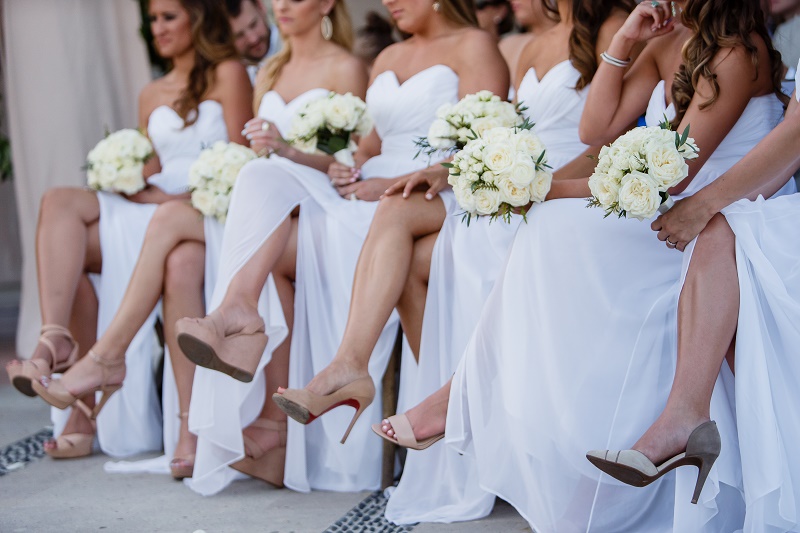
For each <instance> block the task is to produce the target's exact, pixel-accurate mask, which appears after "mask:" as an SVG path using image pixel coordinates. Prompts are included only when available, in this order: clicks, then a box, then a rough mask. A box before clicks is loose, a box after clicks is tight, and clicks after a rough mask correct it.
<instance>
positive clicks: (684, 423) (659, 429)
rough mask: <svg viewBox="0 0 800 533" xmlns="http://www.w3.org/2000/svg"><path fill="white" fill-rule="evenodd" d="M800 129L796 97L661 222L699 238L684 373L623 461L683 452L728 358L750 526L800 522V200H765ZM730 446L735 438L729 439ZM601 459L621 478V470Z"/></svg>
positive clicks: (681, 336)
mask: <svg viewBox="0 0 800 533" xmlns="http://www.w3.org/2000/svg"><path fill="white" fill-rule="evenodd" d="M796 94H797V93H795V95H796ZM798 134H800V105H798V102H797V100H796V99H795V98H792V100H791V102H790V103H789V108H788V110H787V111H786V116H785V119H784V121H783V122H782V123H781V124H779V125H778V126H777V127H776V128H775V129H774V130H773V131H772V132H771V133H770V134H769V135H767V136H766V137H765V138H764V140H763V141H762V142H761V143H759V144H758V146H756V147H755V148H754V149H753V151H751V152H750V153H749V154H747V156H745V157H744V158H743V159H742V160H741V161H740V162H739V163H737V164H736V165H735V166H734V167H733V168H731V169H730V170H729V171H728V172H726V173H725V174H724V176H722V177H721V178H720V179H718V180H717V181H715V182H714V183H712V184H710V185H709V186H708V187H705V188H704V189H702V190H701V191H699V192H697V193H696V194H694V195H692V196H690V197H689V198H685V199H684V200H681V201H680V202H677V203H676V204H675V206H674V207H673V208H672V209H670V210H669V211H668V212H667V213H665V214H664V215H662V216H660V217H659V218H657V219H656V220H655V221H654V222H653V224H652V228H653V230H655V231H658V238H659V240H662V241H665V242H666V241H667V239H669V240H670V242H675V243H676V246H677V249H678V250H680V251H683V250H684V249H685V248H686V247H687V246H688V245H689V244H690V243H692V241H694V239H695V237H698V234H699V237H698V238H697V240H696V242H695V243H694V245H693V250H692V251H691V253H692V256H691V263H690V264H689V267H688V270H687V272H686V281H685V283H684V286H683V290H682V292H681V297H680V303H679V306H678V321H677V329H678V341H677V353H678V355H677V368H676V371H675V381H674V383H673V385H672V390H671V391H670V394H669V397H668V399H667V404H666V406H665V407H664V410H663V411H662V412H661V414H660V415H659V416H658V419H657V420H656V421H655V422H654V423H653V425H652V426H650V428H648V429H647V431H646V432H645V434H644V435H643V436H642V437H641V438H640V439H639V440H638V441H637V442H636V443H635V444H634V445H633V450H632V452H631V451H629V452H626V453H624V454H622V455H621V456H620V459H622V457H623V456H625V455H629V456H637V455H638V454H643V455H644V456H645V457H646V458H647V459H646V462H644V463H643V464H648V462H653V463H656V464H657V463H658V462H660V461H661V460H662V458H667V457H670V456H673V455H675V454H676V453H678V452H680V451H683V447H684V443H685V442H686V436H687V435H689V434H690V432H692V431H693V430H694V429H695V428H696V427H698V426H700V425H701V424H703V423H706V422H708V421H709V420H710V406H711V401H712V392H714V385H715V382H716V380H717V375H718V374H719V372H720V367H721V366H722V364H723V361H724V359H725V356H726V354H727V355H728V361H729V364H730V368H731V370H733V369H734V368H735V370H736V426H737V435H736V437H738V441H739V442H738V446H739V449H740V452H741V453H740V455H739V457H740V460H741V463H742V464H741V471H742V475H743V485H744V493H745V501H746V502H747V509H746V513H745V527H744V531H795V530H797V528H798V526H800V516H798V515H797V513H794V512H787V510H786V509H788V508H789V507H793V508H794V509H797V508H799V507H800V500H798V496H799V495H800V492H799V491H798V489H799V488H800V463H798V462H797V461H796V460H794V455H793V454H792V453H787V451H788V450H791V449H792V447H793V446H794V444H795V443H796V442H797V438H798V429H797V423H796V421H797V413H796V405H797V393H796V387H795V386H794V382H795V378H796V377H797V376H799V375H800V367H798V365H797V361H796V357H794V356H793V354H794V348H795V347H796V346H797V342H798V330H797V324H798V323H800V317H799V316H798V309H800V286H798V283H797V276H796V268H797V262H798V258H799V257H800V249H798V247H797V245H796V244H795V243H796V242H797V241H796V239H795V238H794V233H795V228H796V227H797V222H798V220H797V219H798V201H800V196H798V195H796V194H794V195H786V196H782V197H780V198H776V199H770V200H767V201H765V200H764V198H769V197H770V196H772V195H774V194H775V193H776V192H777V191H778V190H779V189H781V188H782V187H784V185H785V183H786V181H787V180H792V179H793V176H792V174H793V173H794V171H795V170H796V169H797V168H798V167H800V150H798V148H797V138H798ZM737 269H738V272H737ZM734 345H735V348H736V357H735V361H734V358H733V348H734ZM734 362H735V365H734ZM787 377H788V378H789V379H788V380H787ZM729 445H731V446H735V445H736V443H728V442H722V447H723V448H725V447H726V446H729ZM590 455H591V456H594V457H598V456H599V454H597V453H593V452H590ZM599 457H602V458H603V459H604V458H605V454H603V455H602V456H599ZM651 458H652V461H651ZM595 461H596V460H595ZM595 464H596V465H597V466H598V467H599V468H601V469H602V470H604V471H606V472H608V473H609V474H610V475H612V476H614V477H618V475H615V474H616V471H615V469H614V466H615V465H614V463H612V462H607V461H605V460H603V461H596V462H595ZM609 467H610V468H609ZM637 470H638V469H637ZM633 474H634V475H635V476H637V477H644V476H643V475H641V474H640V473H639V472H638V471H636V470H634V471H633ZM618 479H619V477H618ZM622 481H625V479H622ZM792 501H793V504H792V505H790V506H789V507H787V504H789V503H790V502H792Z"/></svg>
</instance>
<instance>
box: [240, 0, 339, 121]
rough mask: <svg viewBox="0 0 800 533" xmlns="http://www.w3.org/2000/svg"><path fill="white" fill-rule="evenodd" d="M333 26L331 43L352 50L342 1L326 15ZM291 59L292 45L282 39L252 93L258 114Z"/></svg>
mask: <svg viewBox="0 0 800 533" xmlns="http://www.w3.org/2000/svg"><path fill="white" fill-rule="evenodd" d="M328 17H330V19H331V24H332V25H333V35H332V36H331V42H333V43H336V44H338V45H339V46H341V47H342V48H344V49H345V50H347V51H348V52H350V51H352V50H353V25H352V23H351V22H350V14H349V13H348V12H347V7H346V6H345V5H344V0H336V1H335V2H334V4H333V9H331V11H330V13H328ZM282 37H283V36H282ZM291 58H292V43H291V40H290V39H286V38H284V39H283V48H281V50H280V52H278V53H277V54H275V55H274V56H272V57H271V58H270V59H269V61H267V63H266V65H264V67H263V69H264V76H263V77H262V78H261V81H260V82H259V84H258V85H257V86H256V89H255V92H254V95H253V96H254V101H253V109H254V112H255V113H258V107H259V105H260V104H261V99H262V98H263V97H264V95H265V94H267V93H268V92H269V91H270V90H271V89H272V88H273V87H274V86H275V82H276V81H278V77H279V76H280V75H281V70H283V67H284V66H286V63H288V62H289V60H290V59H291Z"/></svg>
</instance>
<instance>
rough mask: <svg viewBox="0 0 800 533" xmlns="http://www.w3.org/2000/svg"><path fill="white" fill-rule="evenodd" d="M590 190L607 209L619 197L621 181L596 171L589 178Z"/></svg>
mask: <svg viewBox="0 0 800 533" xmlns="http://www.w3.org/2000/svg"><path fill="white" fill-rule="evenodd" d="M589 190H590V191H591V192H592V196H594V197H595V199H597V201H598V202H600V205H601V206H603V207H604V208H605V209H608V208H610V207H611V206H612V205H613V204H614V203H615V202H616V201H617V200H618V199H619V182H618V181H616V180H613V179H610V178H609V177H608V175H606V174H602V173H599V172H595V173H594V174H592V175H591V177H590V178H589Z"/></svg>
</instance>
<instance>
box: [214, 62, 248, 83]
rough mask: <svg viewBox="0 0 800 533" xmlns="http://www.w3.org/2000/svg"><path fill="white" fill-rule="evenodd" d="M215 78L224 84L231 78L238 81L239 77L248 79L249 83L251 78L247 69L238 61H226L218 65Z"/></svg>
mask: <svg viewBox="0 0 800 533" xmlns="http://www.w3.org/2000/svg"><path fill="white" fill-rule="evenodd" d="M214 77H215V79H216V80H217V81H218V82H224V81H225V80H227V79H230V78H233V79H236V78H237V77H238V78H242V77H244V78H247V79H248V81H249V80H250V77H249V76H248V75H247V68H246V67H245V66H244V64H242V62H241V61H239V60H238V59H226V60H224V61H222V62H220V63H217V66H216V68H215V72H214Z"/></svg>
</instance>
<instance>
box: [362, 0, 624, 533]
mask: <svg viewBox="0 0 800 533" xmlns="http://www.w3.org/2000/svg"><path fill="white" fill-rule="evenodd" d="M556 8H557V12H556V13H555V16H554V18H560V22H559V23H558V24H557V25H556V26H554V27H553V28H551V29H549V30H547V31H545V32H543V33H541V34H539V35H535V36H533V37H532V38H531V41H530V43H529V44H528V45H527V46H526V47H525V50H524V51H523V53H522V56H521V59H520V63H519V67H518V70H517V79H519V80H521V82H520V84H519V87H518V90H517V97H518V98H519V100H520V102H521V103H522V104H524V105H526V107H527V111H526V112H525V113H526V115H527V118H529V119H530V121H531V122H533V123H535V124H536V126H535V127H534V129H533V131H534V132H535V133H536V134H537V135H538V136H539V137H540V139H541V140H542V143H543V144H544V146H545V147H546V150H547V151H546V153H547V161H548V164H549V165H551V166H552V167H553V171H554V172H555V179H557V180H559V179H569V178H574V177H576V176H584V175H588V174H589V173H591V171H592V167H593V162H592V159H590V157H589V155H595V154H597V152H598V150H596V149H593V148H589V147H587V146H586V145H584V144H583V143H581V141H580V138H579V136H578V125H579V123H580V119H581V113H582V111H583V106H584V102H585V100H586V95H587V93H588V86H589V83H590V82H591V80H592V77H593V76H594V74H595V71H596V70H597V66H598V64H599V62H600V53H601V52H602V51H603V50H605V49H606V48H607V46H608V44H609V43H610V41H611V37H612V36H613V35H614V34H615V33H616V31H617V30H618V29H619V28H620V26H622V24H623V23H624V22H625V18H626V16H627V14H628V13H629V12H630V11H631V10H632V9H633V4H631V3H627V2H623V1H617V0H605V1H604V2H597V0H560V1H559V2H558V4H556ZM551 9H553V8H551ZM521 218H522V217H520V216H516V217H514V220H513V221H512V223H511V224H505V223H503V222H502V221H495V222H492V223H490V222H489V220H488V219H487V218H485V217H484V218H479V219H478V220H475V221H473V222H472V223H470V225H469V226H467V225H466V224H464V223H463V222H461V218H460V217H458V216H450V217H447V218H446V219H445V221H444V225H443V226H442V229H441V231H440V232H439V236H438V238H437V241H436V245H435V248H434V250H433V256H432V258H430V265H431V267H430V274H429V280H428V292H427V298H426V299H425V303H424V305H425V310H424V314H423V316H424V322H423V325H422V338H421V343H420V348H419V350H420V351H419V370H418V371H417V379H416V381H417V382H416V383H414V384H412V387H411V392H410V394H408V396H409V397H407V398H406V401H408V403H409V404H411V405H413V404H416V403H417V402H420V401H422V400H423V399H424V398H425V397H427V396H428V395H430V394H431V393H433V392H434V391H436V390H437V389H439V388H440V387H441V386H442V385H443V384H445V383H447V382H448V381H449V380H450V377H451V376H452V375H453V372H454V371H455V370H456V368H457V366H458V363H459V361H460V360H461V356H462V354H463V353H464V348H465V347H466V344H467V341H468V340H469V338H470V335H471V333H472V330H473V329H474V327H475V324H476V323H477V322H478V319H479V318H480V311H481V309H482V308H483V306H484V304H485V302H486V298H487V297H488V296H489V292H490V291H491V288H492V286H493V284H494V282H495V280H496V279H497V277H498V276H499V274H500V273H501V272H502V267H503V265H504V263H505V259H506V257H507V255H508V251H509V248H510V246H511V243H512V241H513V238H514V234H515V231H516V229H517V227H518V225H519V224H520V222H521ZM523 225H524V224H523ZM422 275H425V276H427V275H428V272H424V273H422ZM413 277H414V278H417V277H419V274H417V275H415V276H413ZM424 297H425V295H424V293H423V298H424ZM373 310H374V304H373ZM404 370H405V369H404ZM448 392H449V388H444V389H441V393H440V394H439V396H438V406H439V407H440V408H441V409H442V413H444V409H446V406H447V394H448ZM429 407H430V401H429V402H426V403H424V404H423V406H422V408H418V409H413V408H412V409H411V410H410V411H409V417H408V418H406V417H405V415H396V416H394V417H390V418H389V420H388V421H384V423H383V428H381V427H380V426H377V425H376V426H375V429H376V432H377V433H378V434H380V435H382V436H385V437H388V438H389V439H390V440H391V441H392V442H395V443H396V442H397V441H398V440H399V441H400V442H410V443H413V441H414V433H417V432H418V431H420V432H421V433H418V436H419V437H420V440H425V439H428V440H429V441H430V440H432V439H433V438H435V435H441V434H442V433H444V418H443V417H430V420H429V419H427V418H422V419H420V418H418V417H415V416H414V415H415V414H418V413H425V414H426V415H430V410H429ZM398 419H400V420H399V422H400V425H401V426H402V427H407V428H413V430H412V432H406V433H403V432H402V431H401V430H400V429H395V428H393V427H392V424H393V422H395V421H398ZM428 421H431V422H438V423H439V426H438V427H435V426H434V427H426V426H427V422H428ZM382 431H386V432H388V435H387V434H386V433H383V432H382ZM395 433H396V434H395ZM406 439H408V440H406ZM412 445H413V444H412ZM421 494H424V495H425V497H424V498H420V495H421ZM493 502H494V495H493V494H490V493H488V492H486V491H484V490H483V489H481V488H480V486H479V484H478V476H477V470H476V468H475V465H474V463H472V462H471V461H470V459H469V458H468V457H463V456H460V455H458V454H457V453H456V452H455V451H453V450H451V449H449V448H447V447H446V446H445V445H444V443H440V444H437V445H434V446H433V448H431V449H429V450H426V451H425V452H424V453H418V452H410V453H409V454H408V456H407V458H406V463H405V468H404V470H403V477H402V478H401V479H400V484H399V485H398V487H397V489H396V490H395V491H394V492H393V493H392V495H391V497H390V499H389V503H388V504H387V507H386V517H387V518H388V519H389V520H391V521H393V522H397V523H414V522H424V521H448V522H449V521H453V520H470V519H474V518H478V517H481V516H485V515H486V514H488V513H489V511H490V510H491V508H492V504H493Z"/></svg>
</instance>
